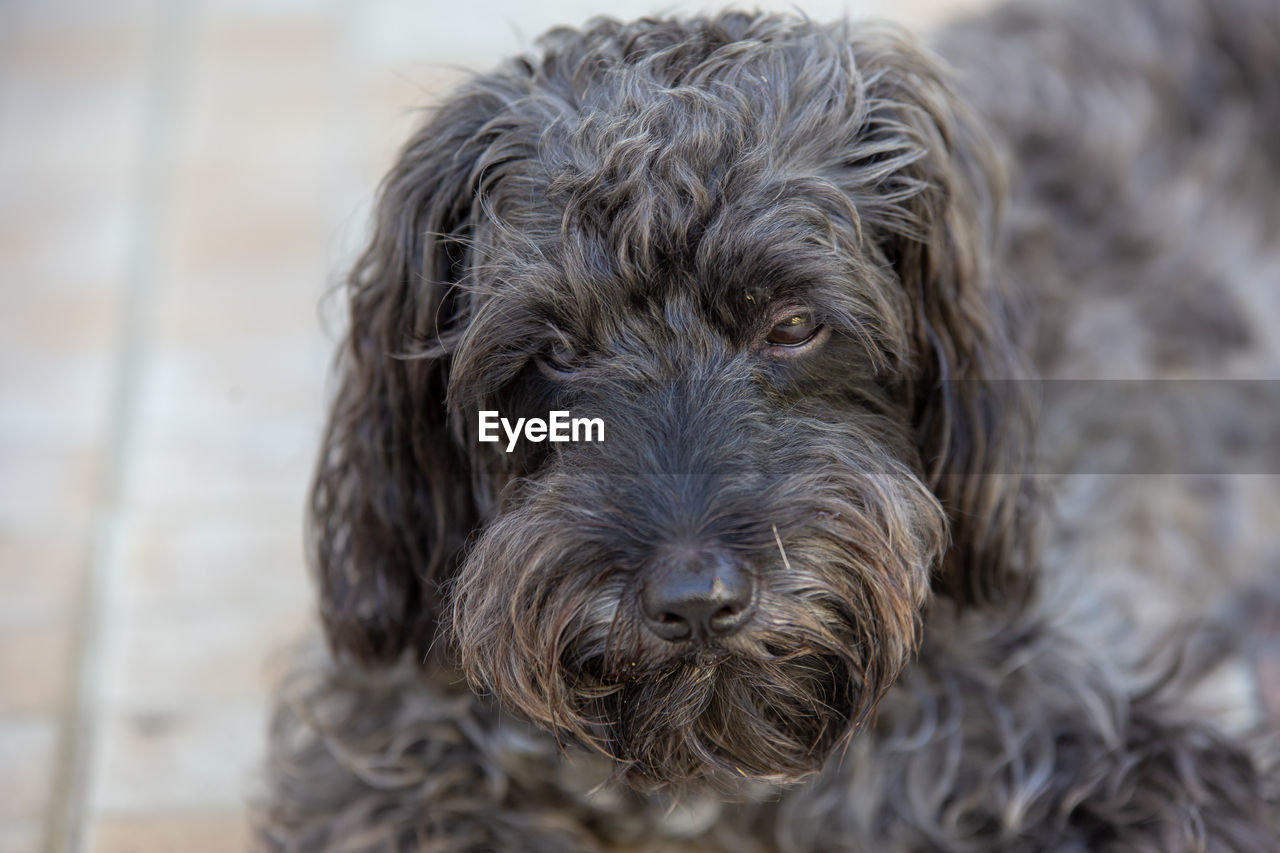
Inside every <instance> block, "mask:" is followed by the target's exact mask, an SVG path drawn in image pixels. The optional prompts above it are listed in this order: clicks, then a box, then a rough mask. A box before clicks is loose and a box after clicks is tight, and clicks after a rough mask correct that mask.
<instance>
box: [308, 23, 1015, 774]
mask: <svg viewBox="0 0 1280 853" xmlns="http://www.w3.org/2000/svg"><path fill="white" fill-rule="evenodd" d="M544 44H545V47H546V51H547V53H546V56H545V58H543V59H542V60H540V61H538V62H533V61H519V62H516V63H514V64H512V65H510V66H509V67H508V68H506V69H505V70H504V71H503V72H501V73H499V74H496V75H493V76H490V77H485V78H481V79H479V80H477V81H475V82H474V83H473V84H472V85H471V86H470V87H469V88H468V89H466V90H464V91H463V92H462V93H460V94H458V95H457V96H456V97H455V98H454V99H452V100H451V101H449V102H448V103H446V104H445V105H444V106H443V107H442V108H441V109H440V110H439V111H438V112H437V113H436V114H435V116H434V117H433V119H432V120H431V121H429V122H428V124H427V125H426V126H425V127H424V128H423V130H422V131H420V132H419V134H418V135H417V136H416V137H415V138H414V139H413V140H411V141H410V143H409V145H408V146H407V147H406V148H405V150H404V151H403V152H402V155H401V159H400V161H399V163H398V164H397V166H396V167H395V169H394V170H393V171H392V173H391V175H390V176H389V177H388V180H387V182H386V184H385V185H384V188H383V193H382V196H381V202H380V208H379V220H378V226H377V230H376V232H375V235H374V239H373V243H372V245H371V246H370V248H369V250H368V251H367V252H366V254H365V256H364V257H363V258H362V260H361V262H360V264H359V265H358V267H357V269H356V271H355V273H354V274H353V276H352V282H351V287H352V332H351V338H350V343H349V347H348V349H347V351H346V352H345V354H344V359H345V361H344V370H345V373H344V379H343V385H342V388H341V391H340V393H339V397H338V400H337V401H336V403H335V409H334V414H333V417H332V420H331V424H330V431H329V436H328V443H327V447H326V451H325V454H324V456H323V458H322V460H321V467H320V471H319V475H318V478H317V484H316V490H315V497H314V502H313V519H314V521H315V543H316V552H315V560H316V567H317V571H318V574H319V578H320V581H321V589H322V593H323V607H324V615H325V618H326V626H327V628H328V630H329V633H330V638H331V641H332V642H333V644H334V645H335V647H336V648H337V649H338V650H339V651H340V652H344V653H348V654H351V655H353V656H355V657H356V658H358V659H360V660H362V661H364V662H367V663H372V662H378V661H385V660H389V659H392V658H394V657H396V656H398V655H399V654H400V653H401V652H402V651H403V650H404V649H405V648H406V647H411V648H414V649H416V650H417V651H418V652H419V653H424V652H425V650H426V649H427V648H428V647H430V646H431V644H432V642H433V641H435V640H437V639H439V640H440V641H439V642H438V643H437V648H439V649H442V650H444V651H443V654H445V655H447V656H448V657H449V658H450V659H456V660H457V661H459V662H460V663H461V664H462V665H463V666H464V668H465V670H466V672H467V674H468V676H469V677H470V678H471V680H472V682H473V684H475V685H476V686H477V687H478V688H480V689H485V690H489V691H492V692H493V693H494V694H496V695H497V696H498V697H499V698H500V699H501V700H503V701H504V702H505V703H506V704H508V705H509V706H511V707H513V708H515V709H517V710H519V711H520V712H522V713H523V714H525V715H526V716H528V717H529V718H531V719H532V720H534V721H535V722H537V723H538V724H540V725H542V726H544V727H546V728H548V729H550V730H553V731H555V732H556V733H557V734H558V735H561V736H566V737H567V738H570V739H573V740H576V741H578V742H580V743H583V744H587V745H589V746H592V747H595V748H597V749H599V750H601V751H603V752H605V753H607V754H608V755H610V756H612V757H613V758H615V759H616V760H617V761H618V762H620V765H621V766H622V767H623V768H624V769H625V770H626V771H627V773H628V775H629V777H630V778H631V779H632V780H633V781H634V782H635V783H636V784H642V785H678V786H690V785H713V786H718V787H722V788H728V787H731V786H732V784H733V783H734V782H735V780H741V779H742V778H744V777H745V778H747V779H753V780H763V781H769V782H789V781H794V780H796V779H799V778H801V777H803V776H804V775H806V774H807V773H810V772H813V771H815V770H816V769H818V768H819V767H820V766H821V764H822V762H823V760H824V759H825V758H826V756H827V755H828V754H829V753H830V752H831V750H832V749H833V748H834V747H835V746H836V745H837V744H838V743H840V742H841V740H842V739H843V738H845V737H846V736H847V735H848V734H849V733H850V732H851V731H853V730H854V728H855V727H856V725H857V724H858V723H859V722H861V721H862V720H863V719H865V718H866V716H867V715H868V713H869V712H870V711H871V710H872V709H873V708H874V706H875V703H876V701H877V700H878V698H879V697H880V696H881V695H882V694H883V692H884V690H885V689H886V688H887V687H888V686H889V685H890V684H891V683H892V682H893V680H894V678H895V677H896V676H897V674H898V673H899V671H900V670H901V668H902V667H903V666H904V665H905V664H906V662H907V661H908V659H909V657H910V655H911V652H912V650H913V648H914V647H915V644H916V642H917V640H918V634H919V628H920V624H921V621H922V614H923V612H924V608H925V606H926V604H927V602H928V600H929V597H930V595H931V593H932V592H933V591H940V592H942V593H943V594H945V595H948V596H949V597H951V598H952V599H954V600H956V601H960V602H964V601H972V600H975V599H983V598H986V597H989V596H991V595H992V594H996V593H998V592H1000V591H1001V590H1002V589H1003V588H1004V587H1005V586H1007V584H1008V583H1009V575H1010V574H1011V572H1012V571H1013V570H1014V569H1015V568H1016V566H1014V565H1013V564H1014V563H1015V562H1016V555H1017V553H1018V550H1019V548H1020V544H1021V543H1019V542H1017V541H1015V540H1016V537H1015V536H1014V535H1013V532H1012V531H1016V530H1017V529H1019V527H1020V526H1021V525H1019V524H1018V523H1017V522H1016V519H1015V515H1016V513H1017V512H1018V511H1019V510H1018V505H1019V503H1020V499H1019V496H1018V492H1019V488H1018V487H1016V486H1014V487H1010V486H1009V485H1008V484H1007V483H1004V482H1003V481H1001V480H1000V479H999V478H994V477H989V476H988V477H975V476H973V475H974V474H975V472H978V473H981V472H990V471H994V470H996V464H995V461H994V460H995V459H996V458H997V457H1000V456H1003V455H1004V454H1005V451H1004V449H1003V447H1002V446H1003V445H1004V444H1007V443H1008V441H1007V436H1002V435H1001V431H1000V430H998V429H996V428H995V427H994V426H993V423H994V422H995V421H996V420H997V418H998V415H999V413H1000V412H1001V411H1002V407H1003V406H1004V405H1006V402H1005V401H1002V400H1000V399H998V395H997V394H996V393H995V392H994V390H993V389H994V387H995V386H993V385H992V384H991V383H987V382H985V381H984V379H986V378H988V377H993V376H994V378H1001V379H1003V378H1009V374H1008V373H1007V372H1005V371H1006V370H1007V369H1008V363H1009V362H1008V358H1007V352H1008V351H1009V346H1008V344H1007V343H1006V342H1005V341H1004V340H1003V338H1002V336H1001V324H1000V323H999V322H997V321H996V319H995V318H996V315H995V314H994V313H993V312H994V311H995V310H996V306H997V305H998V301H997V299H996V294H995V290H994V288H993V286H992V285H991V283H990V282H989V281H988V280H987V279H988V275H987V271H986V260H985V259H986V256H987V251H988V248H987V246H986V244H985V240H986V239H987V238H986V236H985V235H986V234H988V233H989V230H990V221H989V220H990V217H991V216H992V213H991V211H990V210H989V207H990V195H991V194H992V193H993V192H994V190H993V189H992V184H991V180H992V172H991V169H990V167H989V165H988V164H986V163H985V161H984V159H983V157H982V156H981V153H980V152H981V149H982V146H981V144H980V143H979V142H978V141H977V137H976V135H975V134H974V133H973V131H972V128H971V127H970V126H969V125H967V124H966V123H965V122H964V120H963V118H962V115H961V112H960V111H959V108H958V107H957V106H956V105H955V103H954V99H953V96H952V95H951V94H950V92H949V91H948V90H947V88H946V86H945V85H944V83H943V82H942V80H941V78H940V76H939V73H938V71H937V69H935V68H934V66H933V65H932V63H931V62H930V61H929V60H928V59H927V58H926V57H925V56H924V55H923V54H922V53H920V52H919V51H918V50H917V49H916V48H914V47H912V46H910V45H909V44H908V43H907V42H905V41H904V40H902V39H901V38H900V37H897V36H889V35H886V34H884V33H879V34H872V35H870V36H861V37H858V36H855V35H852V34H850V33H848V32H844V31H837V30H825V29H822V28H819V27H816V26H813V25H811V24H809V23H804V22H796V21H788V20H780V19H773V18H767V17H759V16H746V15H726V16H723V17H721V18H719V19H716V20H714V21H699V22H692V23H675V22H671V21H661V22H654V21H648V22H641V23H638V24H635V25H631V26H626V27H623V26H620V25H617V24H614V23H612V22H605V23H599V24H597V25H595V26H594V27H592V28H590V29H588V30H587V31H585V32H582V33H576V32H568V31H562V32H558V33H553V34H552V35H551V36H549V37H548V38H547V39H546V41H545V43H544ZM481 410H496V411H498V412H500V413H501V415H502V417H505V418H508V419H509V420H511V421H514V420H515V419H516V418H520V417H535V416H536V417H546V415H547V413H548V412H550V411H553V410H567V411H569V412H571V413H572V415H573V416H574V417H578V416H583V417H597V418H600V419H601V420H602V422H603V424H604V440H603V441H598V442H588V441H580V442H576V443H575V442H567V443H556V444H552V443H550V442H544V443H532V442H528V441H523V442H517V443H516V445H515V446H514V448H513V449H512V451H511V452H507V451H506V447H505V446H506V440H505V438H504V439H503V441H500V442H498V443H496V444H490V443H482V442H480V441H478V440H477V425H478V412H479V411H481ZM957 466H963V467H964V468H965V473H964V474H961V473H958V468H957ZM975 514H977V515H978V516H979V517H980V518H981V520H982V525H983V531H982V533H983V535H982V536H978V535H976V534H973V533H971V532H970V530H969V528H968V527H967V526H966V523H965V521H964V519H965V518H969V517H972V516H973V515H975ZM948 542H951V543H952V545H951V550H950V551H949V552H948V550H947V546H948ZM944 552H945V553H947V556H946V557H945V558H944ZM437 657H438V655H437Z"/></svg>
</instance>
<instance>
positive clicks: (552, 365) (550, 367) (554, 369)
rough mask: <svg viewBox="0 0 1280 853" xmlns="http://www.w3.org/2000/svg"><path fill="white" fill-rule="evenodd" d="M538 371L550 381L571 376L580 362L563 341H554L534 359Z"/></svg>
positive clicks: (577, 356) (579, 358)
mask: <svg viewBox="0 0 1280 853" xmlns="http://www.w3.org/2000/svg"><path fill="white" fill-rule="evenodd" d="M534 361H535V362H537V365H538V369H539V370H541V371H542V372H543V374H544V375H546V376H547V377H549V378H551V379H564V378H566V377H569V376H572V375H573V372H574V371H575V370H577V369H578V363H579V362H580V361H581V357H580V354H579V353H578V352H577V351H576V350H575V349H573V347H571V346H569V345H568V344H567V343H565V342H564V341H556V342H555V343H554V344H552V345H551V347H550V348H549V349H547V350H546V351H545V352H542V353H539V354H538V355H537V356H535V357H534Z"/></svg>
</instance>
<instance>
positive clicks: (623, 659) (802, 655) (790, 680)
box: [570, 632, 878, 794]
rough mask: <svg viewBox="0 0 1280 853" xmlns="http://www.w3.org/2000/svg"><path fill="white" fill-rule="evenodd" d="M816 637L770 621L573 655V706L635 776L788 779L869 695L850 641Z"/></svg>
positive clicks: (824, 747) (670, 782) (725, 782)
mask: <svg viewBox="0 0 1280 853" xmlns="http://www.w3.org/2000/svg"><path fill="white" fill-rule="evenodd" d="M801 634H803V632H801ZM814 639H815V638H814V637H808V638H803V639H795V638H793V639H790V640H789V641H788V638H785V637H782V636H775V635H773V634H772V633H771V632H767V633H766V634H765V635H764V636H758V635H757V636H746V637H742V638H733V639H731V640H727V641H721V642H716V643H709V644H703V645H697V646H691V647H689V648H683V649H678V650H672V652H671V653H670V654H667V655H664V656H661V657H656V658H655V657H649V658H646V657H645V656H644V655H641V654H631V655H627V656H619V655H613V656H606V655H599V656H596V657H594V658H592V659H589V660H581V659H579V660H578V661H576V665H575V666H573V675H572V676H571V678H570V683H571V684H572V685H573V689H572V691H571V694H572V697H573V698H572V700H571V705H572V716H574V717H576V718H578V719H579V720H581V721H582V722H583V723H584V724H585V725H584V726H583V728H584V730H585V731H587V732H589V742H590V744H591V745H593V746H595V747H597V748H599V749H601V750H602V751H605V752H606V753H607V754H609V755H610V756H611V757H612V758H613V759H615V760H616V761H617V762H618V763H619V767H620V769H621V771H622V772H623V773H624V774H625V775H626V776H627V778H628V780H629V781H630V782H631V784H632V785H634V786H636V787H640V788H645V789H652V788H658V787H665V788H676V789H682V788H707V787H710V788H712V789H715V790H717V791H719V792H721V793H727V794H732V793H734V792H736V791H738V790H740V789H741V786H742V784H743V782H744V781H754V782H765V783H770V784H784V785H785V784H792V783H795V782H797V781H800V780H802V779H804V778H805V777H806V776H808V775H810V774H812V773H815V772H817V771H818V770H819V769H820V768H821V767H822V765H823V763H824V761H825V760H826V758H827V757H828V756H829V755H830V753H831V752H832V751H833V750H834V749H835V748H836V747H837V746H838V745H839V744H840V743H841V742H842V740H843V739H844V738H845V737H846V736H847V735H848V734H849V733H850V732H851V731H853V730H854V728H856V726H857V724H858V723H859V722H860V721H861V720H862V719H863V718H864V717H865V716H866V714H867V713H868V712H869V710H870V708H871V707H872V706H873V704H874V702H875V700H876V698H878V695H877V694H878V691H877V688H876V687H874V686H872V685H871V684H869V683H868V682H867V680H866V677H865V669H864V666H863V662H861V661H859V660H858V659H857V655H856V653H855V652H854V651H853V650H855V649H856V648H857V645H856V644H850V643H849V642H848V641H847V639H841V638H837V637H834V636H832V637H827V638H825V640H824V641H817V642H809V641H807V640H814Z"/></svg>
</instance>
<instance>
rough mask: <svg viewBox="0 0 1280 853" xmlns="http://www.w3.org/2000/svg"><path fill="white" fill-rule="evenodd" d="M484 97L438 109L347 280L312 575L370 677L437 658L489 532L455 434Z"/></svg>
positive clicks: (406, 159) (342, 639)
mask: <svg viewBox="0 0 1280 853" xmlns="http://www.w3.org/2000/svg"><path fill="white" fill-rule="evenodd" d="M500 107H501V99H500V98H499V97H498V96H497V95H495V94H494V93H493V92H490V91H487V90H485V89H484V88H483V87H482V86H480V85H479V84H477V85H475V86H474V87H473V88H472V90H470V91H469V92H466V93H464V94H463V95H462V96H460V97H457V98H454V99H453V100H451V101H450V102H449V103H447V104H446V105H444V106H443V107H442V108H440V109H439V110H438V111H437V112H436V113H435V115H434V116H433V118H432V119H431V120H429V121H428V122H427V123H426V124H425V126H423V127H422V128H421V129H420V130H419V131H418V132H417V133H416V134H415V136H414V137H413V138H412V139H410V141H409V142H408V144H407V145H406V146H405V147H404V149H403V150H402V151H401V152H400V155H399V159H398V161H397V162H396V164H395V166H394V167H393V168H392V170H391V172H390V173H389V174H388V175H387V177H386V178H385V180H384V181H383V184H382V186H381V189H380V193H379V197H378V202H377V206H376V213H375V223H374V233H373V236H372V239H371V242H370V244H369V246H368V248H367V249H366V250H365V251H364V253H363V255H361V257H360V259H359V261H358V262H357V263H356V266H355V269H354V270H353V271H352V273H351V275H350V277H349V279H348V281H347V288H348V296H349V303H350V330H349V333H348V337H347V339H346V341H345V344H344V346H343V348H342V349H341V351H340V352H339V355H338V371H339V374H340V386H339V388H338V392H337V396H336V399H335V400H334V402H333V407H332V411H331V414H330V418H329V423H328V428H327V431H326V434H325V439H324V446H323V449H322V451H321V455H320V459H319V463H318V467H317V471H316V475H315V482H314V485H313V489H312V494H311V505H310V539H311V560H312V569H313V571H314V572H315V575H316V578H317V580H318V585H319V590H320V609H321V615H322V618H323V623H324V626H325V630H326V633H327V635H328V639H329V643H330V646H331V647H332V649H333V651H334V653H335V654H337V655H341V656H347V657H350V658H354V659H355V660H357V661H359V662H361V663H364V664H379V663H389V662H391V661H393V660H395V659H396V658H397V657H399V655H400V654H401V653H402V652H403V651H404V650H405V649H406V648H416V649H417V650H418V651H419V654H422V653H424V652H425V650H426V649H427V648H428V647H429V645H430V643H431V641H432V639H433V636H434V633H435V626H436V620H437V617H438V616H439V614H440V612H441V585H442V583H443V582H444V581H445V580H446V579H447V578H448V576H449V575H450V574H451V572H452V571H453V570H454V568H455V566H456V564H457V562H458V559H459V553H460V551H461V548H462V546H463V544H464V542H465V541H466V537H467V535H468V534H469V533H470V531H471V529H472V528H473V527H474V526H475V524H476V521H477V515H478V512H477V507H476V501H475V500H474V498H473V495H472V493H471V476H470V472H469V470H468V462H467V459H466V455H465V453H464V452H463V450H462V448H461V446H460V444H459V442H458V441H457V440H456V439H455V436H454V435H453V434H452V433H451V431H450V428H449V420H450V419H449V416H448V411H447V408H446V393H447V390H448V384H449V370H450V359H451V356H450V354H449V341H450V339H451V336H456V334H457V332H458V330H459V329H460V328H461V326H462V325H464V324H465V323H466V320H467V315H468V307H467V303H466V296H465V295H464V294H463V293H462V291H463V290H464V288H459V287H454V286H453V285H455V284H457V282H458V281H459V280H460V279H461V278H462V277H463V276H464V274H465V270H466V268H467V266H468V263H469V256H468V252H469V249H468V233H469V229H470V224H471V222H472V221H473V218H472V217H473V208H474V207H475V206H476V204H477V201H476V199H477V196H478V192H477V190H476V184H477V181H479V180H481V178H480V173H481V172H482V171H483V168H484V166H483V163H482V162H481V161H482V160H483V159H484V153H485V151H486V150H487V149H488V148H489V147H490V146H489V143H490V142H491V140H490V139H489V138H488V137H486V134H485V133H484V132H483V128H484V125H485V123H486V121H487V120H488V119H489V118H490V117H491V116H492V115H493V114H494V113H495V112H497V111H498V110H499V109H500Z"/></svg>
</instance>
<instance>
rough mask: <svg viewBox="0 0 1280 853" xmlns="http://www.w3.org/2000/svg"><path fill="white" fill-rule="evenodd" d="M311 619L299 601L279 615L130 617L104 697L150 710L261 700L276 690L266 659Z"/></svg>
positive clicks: (228, 611)
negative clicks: (241, 700) (271, 688)
mask: <svg viewBox="0 0 1280 853" xmlns="http://www.w3.org/2000/svg"><path fill="white" fill-rule="evenodd" d="M312 621H313V620H312V616H311V613H310V609H309V608H308V607H305V606H303V605H300V604H295V605H292V606H290V607H287V608H284V607H281V608H279V610H278V611H277V612H274V613H272V612H265V611H259V612H237V611H236V610H234V609H232V608H224V609H223V610H221V611H217V610H209V611H205V612H203V613H181V612H178V613H174V614H172V615H169V616H165V617H156V616H152V617H148V618H130V619H128V620H127V622H126V623H125V624H123V625H121V626H120V627H119V628H118V630H119V632H120V636H119V638H118V639H115V638H113V639H112V640H111V642H112V644H113V646H115V647H117V648H118V649H119V653H118V655H119V659H118V661H117V662H116V663H114V664H113V665H111V666H109V667H108V668H107V669H106V672H107V679H106V680H107V682H108V686H107V694H106V701H107V702H108V703H109V704H110V706H111V707H112V708H114V709H118V710H120V711H130V710H141V711H145V710H146V709H149V708H156V707H160V708H164V707H172V706H179V705H180V706H184V707H185V706H188V705H190V704H191V703H200V705H201V706H202V707H203V706H205V705H209V706H210V707H212V706H215V705H217V704H218V703H225V702H227V701H230V700H240V699H249V700H254V699H261V698H263V697H265V696H266V695H267V693H268V690H269V688H270V684H269V683H268V680H267V670H266V667H267V661H268V659H269V658H270V657H272V656H273V655H274V654H275V653H276V652H277V650H279V649H281V648H284V647H285V646H286V645H288V644H290V643H292V642H295V641H296V640H297V638H298V637H300V636H301V635H302V634H303V632H304V631H305V629H306V627H307V626H308V625H309V624H310V623H311V622H312Z"/></svg>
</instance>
